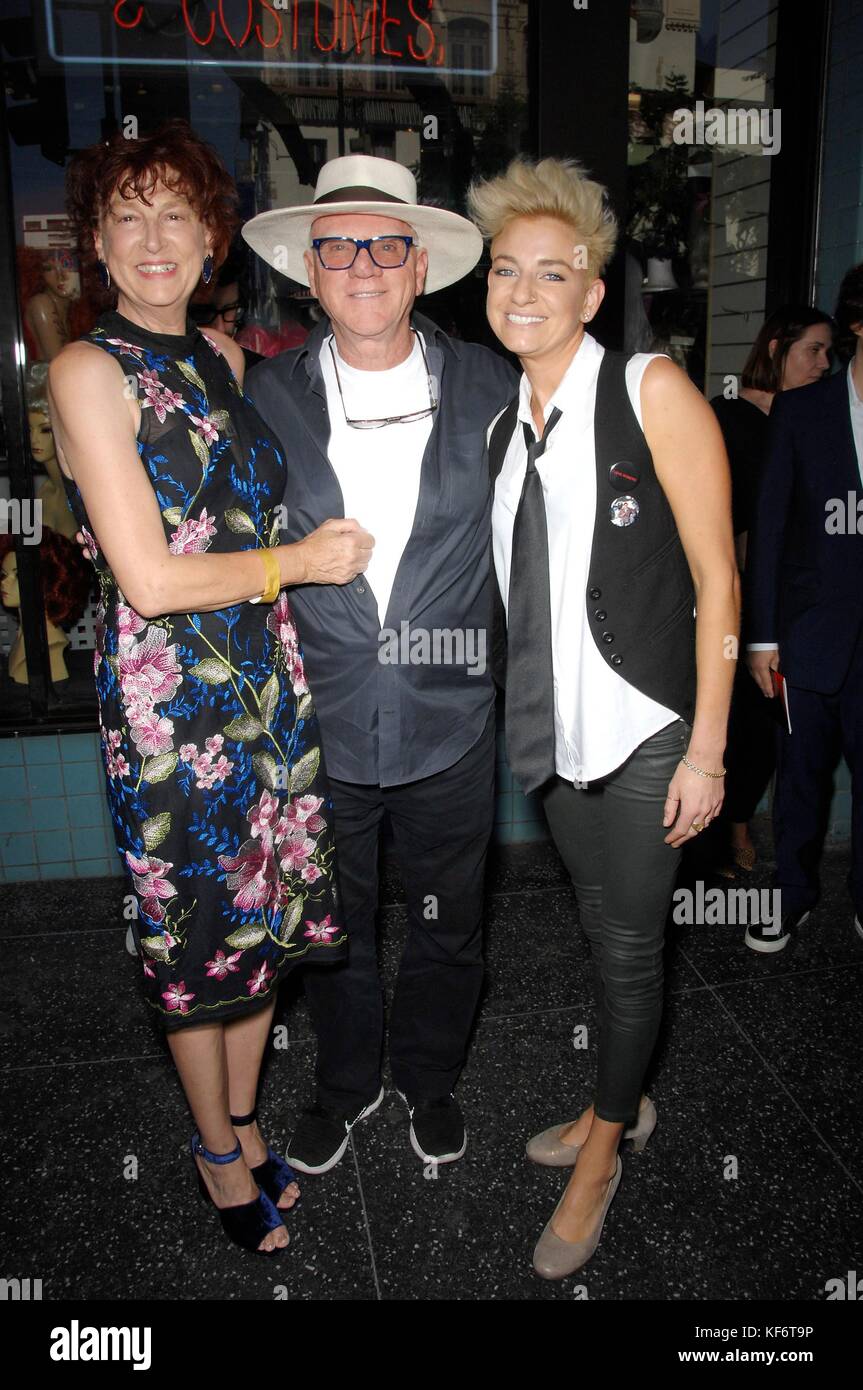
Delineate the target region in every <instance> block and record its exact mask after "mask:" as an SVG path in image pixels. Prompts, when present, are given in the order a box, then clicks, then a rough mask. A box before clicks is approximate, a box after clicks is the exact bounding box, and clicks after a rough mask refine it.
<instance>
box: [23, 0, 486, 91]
mask: <svg viewBox="0 0 863 1390" xmlns="http://www.w3.org/2000/svg"><path fill="white" fill-rule="evenodd" d="M44 2H45V16H46V28H47V37H48V51H49V53H50V55H51V57H52V58H53V59H54V60H55V61H56V62H58V63H79V64H80V63H86V64H93V63H106V62H107V63H111V64H119V65H128V66H134V67H187V66H188V65H190V64H200V63H208V64H213V65H214V66H218V67H266V68H318V67H320V66H321V64H326V65H327V67H331V68H350V69H351V70H354V71H356V70H358V69H359V70H363V69H370V70H374V69H379V68H380V67H382V66H386V68H387V69H389V70H390V71H393V70H395V71H408V72H417V71H429V70H433V71H434V72H436V73H439V74H441V75H443V74H445V73H459V74H464V75H466V76H481V77H488V76H491V75H492V74H493V73H494V72H496V70H497V0H486V3H487V13H484V14H483V15H482V17H481V18H482V21H483V23H484V24H485V25H487V27H488V34H489V47H488V62H489V65H488V66H487V67H468V66H465V65H463V64H461V63H459V64H457V65H455V66H453V65H451V64H449V63H448V50H447V25H446V19H445V17H444V14H443V12H442V6H441V4H440V0H104V4H103V5H101V6H99V8H100V9H102V10H103V11H104V10H105V9H109V10H110V12H111V13H110V22H109V23H108V25H107V26H106V27H107V29H108V31H109V33H110V34H111V36H112V37H111V43H110V49H106V50H105V51H93V45H92V44H91V43H89V42H88V39H89V37H90V35H91V34H92V33H93V32H94V29H93V23H92V21H93V18H94V8H96V7H95V6H94V5H93V3H92V0H91V2H90V3H88V2H87V0H44ZM477 18H479V16H477ZM133 47H134V49H135V50H136V51H135V52H132V51H130V50H131V49H132V48H133Z"/></svg>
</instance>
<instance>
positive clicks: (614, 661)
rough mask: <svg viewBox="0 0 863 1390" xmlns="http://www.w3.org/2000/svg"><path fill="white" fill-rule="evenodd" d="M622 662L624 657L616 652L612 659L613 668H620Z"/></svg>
mask: <svg viewBox="0 0 863 1390" xmlns="http://www.w3.org/2000/svg"><path fill="white" fill-rule="evenodd" d="M622 662H623V657H622V656H621V655H620V652H615V653H614V656H613V657H612V658H611V664H612V666H620V665H621V663H622Z"/></svg>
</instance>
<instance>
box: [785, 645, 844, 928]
mask: <svg viewBox="0 0 863 1390" xmlns="http://www.w3.org/2000/svg"><path fill="white" fill-rule="evenodd" d="M788 708H789V713H790V715H791V733H790V734H789V732H788V728H787V726H786V725H785V724H784V723H783V725H782V726H781V728H780V733H779V756H778V759H777V764H776V793H775V796H774V799H773V839H774V842H775V846H776V875H775V878H774V884H775V886H776V887H777V888H778V889H780V890H781V893H782V911H783V912H803V911H805V910H806V909H807V908H811V907H814V906H815V904H816V902H817V901H818V896H819V891H820V883H819V874H818V865H819V861H820V858H821V851H822V847H823V842H824V834H825V832H826V829H827V821H828V817H829V813H830V801H831V798H832V793H833V769H834V768H835V766H836V763H837V761H838V759H839V754H840V752H842V753H844V755H845V761H846V762H847V763H848V766H849V768H850V770H851V874H850V878H849V887H850V890H851V897H852V899H853V902H854V909H855V911H856V913H857V916H858V917H859V918H860V920H861V922H863V635H861V637H860V638H859V639H858V641H857V646H856V649H855V652H854V657H853V660H852V662H851V667H850V669H849V671H848V675H847V676H846V677H845V683H844V684H843V686H842V688H841V689H840V690H839V691H837V693H836V694H835V695H819V694H818V693H817V692H816V691H814V690H801V689H800V687H799V686H792V685H790V684H789V687H788Z"/></svg>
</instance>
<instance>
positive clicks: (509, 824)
mask: <svg viewBox="0 0 863 1390" xmlns="http://www.w3.org/2000/svg"><path fill="white" fill-rule="evenodd" d="M759 810H760V811H765V812H766V811H767V810H768V801H767V798H766V797H765V798H764V800H763V801H762V803H761V806H760V807H759ZM828 835H829V838H830V839H831V840H847V839H849V838H850V835H851V778H850V774H849V771H848V768H847V766H846V764H845V763H844V762H842V763H840V765H839V769H838V771H837V774H836V790H835V794H834V797H833V804H832V807H831V812H830V826H829V831H828ZM495 839H496V840H497V842H498V844H524V843H526V842H529V841H531V840H547V839H548V830H547V829H546V824H545V819H544V817H543V814H542V809H541V807H540V805H539V801H538V798H537V797H536V796H525V795H524V793H523V792H521V791H519V789H518V787H517V786H515V784H514V782H513V777H512V773H511V772H510V770H509V768H508V767H507V763H506V754H505V752H504V741H503V734H502V733H501V734H498V740H497V800H496V807H495ZM122 872H123V869H122V865H121V863H120V859H119V856H118V854H117V851H116V848H115V846H114V832H113V828H112V825H111V821H110V818H109V816H108V806H107V802H106V800H105V791H104V780H103V771H102V757H101V753H100V749H99V738H98V735H97V734H46V735H42V736H40V737H32V738H30V737H28V738H0V882H6V883H12V882H14V881H16V880H19V879H34V878H91V877H103V876H105V875H106V874H120V873H122Z"/></svg>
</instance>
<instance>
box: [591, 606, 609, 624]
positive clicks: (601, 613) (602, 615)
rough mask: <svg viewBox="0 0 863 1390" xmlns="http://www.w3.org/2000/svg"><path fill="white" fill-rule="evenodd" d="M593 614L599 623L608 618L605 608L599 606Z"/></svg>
mask: <svg viewBox="0 0 863 1390" xmlns="http://www.w3.org/2000/svg"><path fill="white" fill-rule="evenodd" d="M593 616H594V617H595V619H596V621H597V622H598V623H604V622H605V620H606V618H607V617H608V614H607V613H606V611H605V609H604V608H597V610H596V612H595V613H594V615H593Z"/></svg>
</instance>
